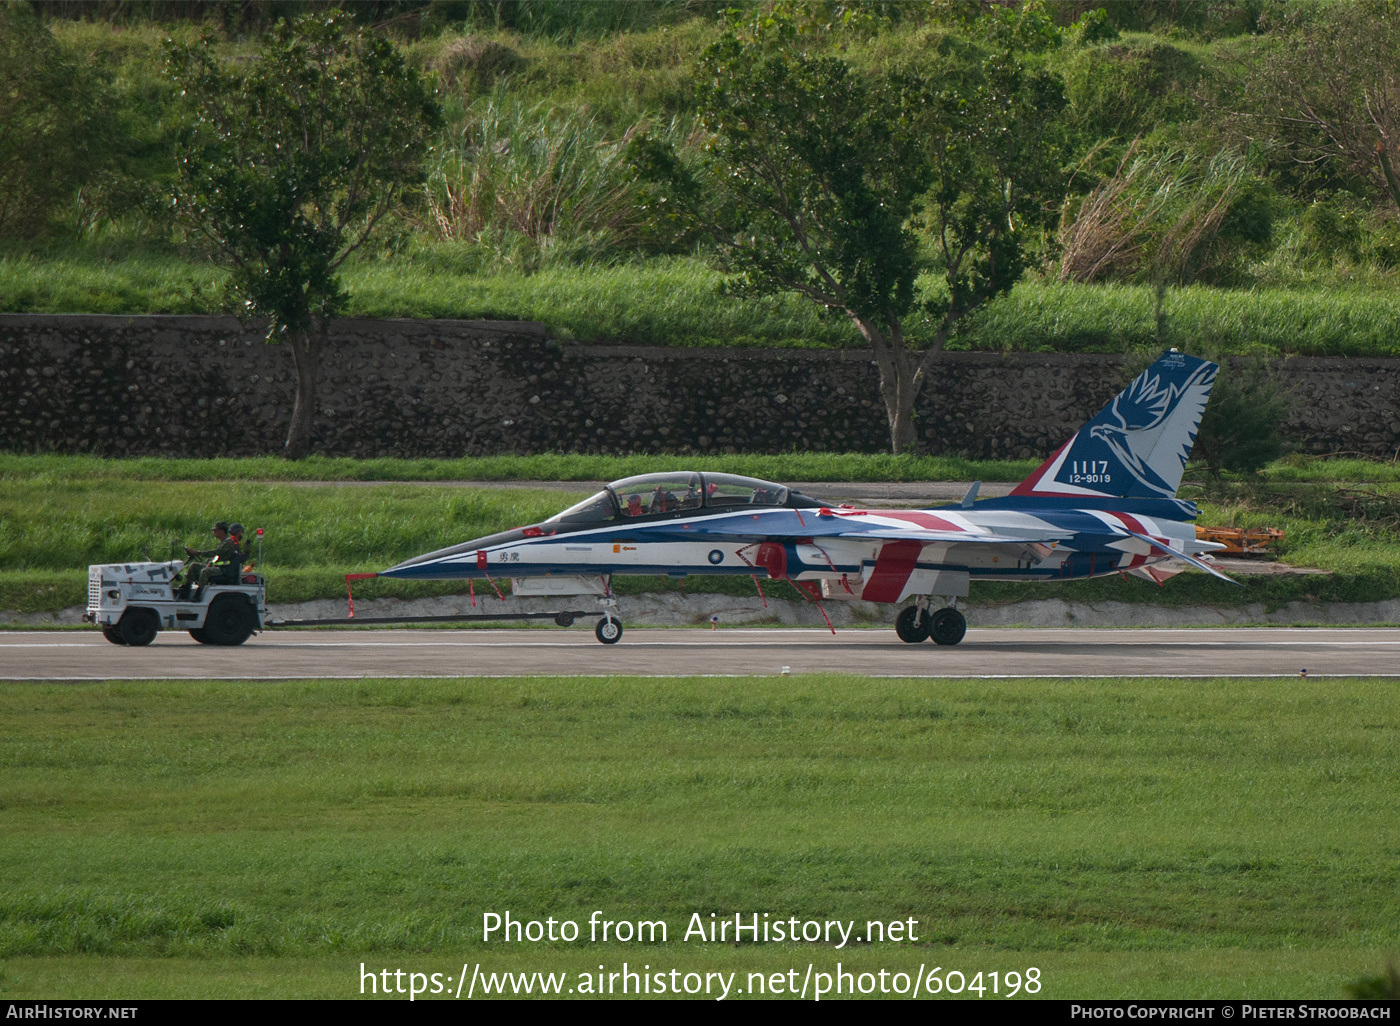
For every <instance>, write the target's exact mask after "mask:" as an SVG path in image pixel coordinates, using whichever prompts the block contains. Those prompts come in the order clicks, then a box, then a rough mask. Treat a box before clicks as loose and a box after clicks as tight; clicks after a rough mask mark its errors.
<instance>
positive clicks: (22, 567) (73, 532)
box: [0, 457, 1400, 613]
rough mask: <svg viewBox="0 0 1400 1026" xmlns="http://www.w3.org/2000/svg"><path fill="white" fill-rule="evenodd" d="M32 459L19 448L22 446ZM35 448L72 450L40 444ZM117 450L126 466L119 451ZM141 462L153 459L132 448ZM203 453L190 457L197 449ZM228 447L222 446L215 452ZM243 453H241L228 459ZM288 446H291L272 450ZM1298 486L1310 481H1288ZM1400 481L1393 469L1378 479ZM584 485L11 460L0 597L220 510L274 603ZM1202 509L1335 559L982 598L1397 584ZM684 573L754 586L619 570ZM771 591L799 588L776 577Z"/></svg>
mask: <svg viewBox="0 0 1400 1026" xmlns="http://www.w3.org/2000/svg"><path fill="white" fill-rule="evenodd" d="M12 459H14V460H22V459H24V457H12ZM35 459H37V460H40V461H45V460H47V461H55V460H58V459H61V458H51V457H36V458H35ZM90 462H91V463H94V464H102V463H105V462H110V463H113V464H115V465H116V466H115V469H116V470H117V471H118V472H120V471H122V470H124V469H125V468H123V467H122V466H121V462H120V461H101V460H91V461H90ZM133 462H138V463H139V462H142V461H133ZM191 462H193V461H191ZM212 462H219V461H212ZM228 462H230V463H234V462H236V461H228ZM269 462H281V461H269ZM1287 487H1294V488H1302V487H1310V486H1305V485H1297V484H1288V485H1287ZM1379 487H1383V488H1385V489H1387V490H1388V491H1389V490H1394V488H1395V486H1394V485H1393V484H1387V485H1382V486H1379ZM585 494H586V489H585V488H584V487H583V486H580V489H579V490H578V491H572V490H562V491H555V490H534V489H528V488H508V489H507V488H502V489H493V488H490V487H487V488H443V487H437V486H432V485H414V484H410V483H404V482H384V483H382V484H376V485H373V486H365V487H360V486H353V487H352V486H326V487H314V488H312V487H303V486H300V485H296V484H293V483H258V482H254V481H248V480H246V479H244V480H232V481H218V482H215V481H162V480H141V479H138V478H128V477H124V476H113V477H103V476H86V475H84V474H82V473H79V474H75V475H72V476H69V475H67V474H61V473H54V474H35V475H33V476H26V475H15V476H13V477H10V478H8V479H6V480H5V481H4V487H3V488H0V610H15V611H19V612H23V613H31V612H46V611H53V610H60V609H64V608H69V607H73V606H79V605H83V604H84V603H85V602H86V594H87V567H88V565H89V564H94V563H121V562H130V561H133V560H140V559H144V558H145V553H146V552H149V553H150V556H151V558H153V559H167V558H171V556H172V555H176V556H180V555H183V549H182V546H183V545H186V544H191V545H195V546H206V545H211V544H212V542H213V538H212V535H210V534H209V528H210V525H211V524H212V523H213V522H214V521H215V520H241V521H242V522H243V523H245V524H247V525H248V527H249V529H250V530H252V529H256V528H259V527H261V528H264V529H265V531H266V534H265V536H264V546H263V558H264V562H263V567H264V569H265V570H266V571H267V575H268V598H269V601H271V602H273V603H275V604H279V603H288V602H300V601H305V600H309V599H324V598H338V597H342V596H344V594H345V574H347V573H358V572H365V571H377V570H383V569H384V568H386V567H389V566H392V565H394V564H396V563H398V562H400V561H402V560H404V559H407V558H410V557H412V556H416V555H419V554H420V553H424V552H430V551H433V550H435V549H439V548H442V547H444V546H447V545H455V544H458V543H460V542H463V541H467V540H469V539H472V538H479V537H482V536H484V535H488V534H492V533H494V532H496V531H502V530H506V529H509V528H512V527H518V526H521V525H523V524H531V523H537V522H539V521H541V520H544V519H546V518H547V517H550V516H552V515H553V514H555V513H557V512H558V511H559V510H561V509H563V508H565V507H566V506H568V505H570V504H572V503H573V502H575V501H576V500H578V499H580V498H583V496H584V495H585ZM1202 506H1203V516H1202V523H1207V524H1220V523H1225V524H1235V525H1238V526H1260V525H1263V526H1271V527H1281V528H1284V529H1285V531H1286V533H1287V538H1286V540H1285V542H1284V544H1283V546H1281V547H1280V548H1279V550H1278V551H1279V554H1280V555H1281V556H1282V558H1284V559H1286V560H1289V561H1291V562H1294V563H1296V564H1297V565H1300V566H1316V567H1321V568H1323V569H1328V570H1333V571H1336V572H1335V573H1334V574H1332V575H1330V576H1325V577H1319V576H1310V577H1277V576H1263V577H1246V578H1243V580H1242V583H1243V584H1244V587H1234V586H1232V585H1229V584H1225V583H1223V582H1220V581H1216V580H1215V579H1213V578H1209V577H1207V576H1206V575H1204V574H1194V573H1192V574H1184V575H1182V576H1180V577H1178V578H1176V579H1174V580H1172V581H1171V582H1169V583H1168V585H1167V586H1166V587H1165V588H1159V587H1157V586H1156V585H1154V584H1151V583H1149V582H1146V581H1140V580H1137V579H1131V580H1122V579H1120V578H1117V577H1113V578H1101V579H1097V580H1092V581H1076V582H1067V583H1052V584H1016V583H1009V584H1003V583H986V582H979V583H978V584H976V585H974V589H973V593H972V599H973V601H974V602H995V603H1005V602H1016V601H1021V600H1025V599H1039V598H1048V597H1057V598H1062V599H1065V600H1068V601H1086V602H1102V601H1123V602H1146V603H1151V604H1156V605H1177V606H1180V605H1194V604H1198V603H1205V604H1219V605H1230V606H1241V605H1248V604H1251V603H1264V604H1266V605H1268V606H1270V607H1274V606H1277V605H1279V604H1284V603H1288V602H1293V601H1308V602H1317V601H1322V602H1376V601H1381V600H1384V599H1389V598H1393V597H1395V596H1397V595H1400V543H1397V542H1396V540H1395V537H1394V534H1393V532H1392V531H1390V530H1389V528H1387V527H1385V526H1384V525H1381V526H1380V527H1377V526H1376V525H1367V524H1359V523H1351V522H1349V521H1346V520H1343V519H1339V518H1338V517H1336V516H1335V515H1328V514H1325V513H1324V512H1318V511H1314V512H1312V513H1307V512H1306V511H1304V510H1298V511H1296V513H1294V514H1292V515H1285V514H1281V513H1279V512H1277V511H1268V510H1265V511H1258V510H1251V509H1250V508H1249V507H1248V506H1240V505H1232V504H1224V505H1214V504H1212V503H1209V502H1205V501H1203V502H1202ZM679 589H686V590H689V591H696V592H721V593H724V594H743V595H751V594H753V591H752V589H753V584H752V582H751V581H750V580H749V579H748V578H747V577H734V578H706V577H700V578H694V579H691V580H688V581H685V582H680V581H671V582H667V581H665V580H664V579H662V578H652V577H625V578H619V580H618V590H619V591H620V592H622V593H624V594H628V593H636V592H641V591H654V590H679ZM465 590H466V589H465V586H464V585H463V584H462V582H460V581H455V582H454V581H442V582H422V583H415V582H408V581H392V580H387V579H386V580H382V581H363V582H361V583H360V584H358V585H357V586H356V595H357V596H362V597H364V598H367V599H371V598H384V597H391V596H392V597H397V598H418V597H424V596H432V595H443V594H458V593H461V592H463V591H465ZM771 593H772V594H775V595H777V597H781V598H793V599H795V598H797V597H798V596H797V594H796V592H795V591H793V590H791V589H789V587H788V586H787V585H781V584H778V583H777V582H774V588H773V589H771Z"/></svg>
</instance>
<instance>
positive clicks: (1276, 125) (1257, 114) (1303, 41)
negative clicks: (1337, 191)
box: [1236, 0, 1400, 207]
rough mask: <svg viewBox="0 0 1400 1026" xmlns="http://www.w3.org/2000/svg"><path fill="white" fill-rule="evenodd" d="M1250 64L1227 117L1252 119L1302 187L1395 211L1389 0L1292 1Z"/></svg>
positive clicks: (1394, 68) (1393, 25) (1398, 129)
mask: <svg viewBox="0 0 1400 1026" xmlns="http://www.w3.org/2000/svg"><path fill="white" fill-rule="evenodd" d="M1279 35H1280V39H1279V42H1278V44H1277V45H1276V46H1274V47H1272V48H1271V49H1270V50H1269V52H1268V53H1266V55H1265V56H1264V58H1263V59H1262V60H1261V61H1259V62H1258V63H1257V64H1256V65H1255V66H1254V68H1253V70H1252V72H1251V74H1250V78H1249V83H1248V89H1247V94H1246V100H1245V102H1244V103H1243V104H1242V105H1241V109H1240V110H1238V111H1237V112H1236V113H1237V115H1238V116H1239V118H1240V120H1241V121H1242V122H1243V125H1242V127H1243V130H1244V131H1245V132H1247V133H1249V134H1251V135H1252V134H1254V133H1255V132H1256V131H1257V129H1256V128H1254V127H1253V126H1254V125H1256V124H1258V123H1259V122H1262V123H1263V124H1264V125H1265V126H1266V127H1267V128H1268V129H1269V130H1270V131H1271V132H1272V134H1273V135H1274V136H1275V137H1276V138H1277V139H1278V140H1279V142H1281V143H1282V147H1281V149H1282V151H1283V152H1284V153H1286V154H1287V155H1288V156H1289V157H1291V158H1292V160H1293V161H1294V162H1296V164H1297V166H1298V167H1299V168H1301V169H1302V175H1301V177H1302V178H1303V179H1304V180H1305V181H1308V180H1310V181H1311V184H1314V185H1316V184H1322V185H1324V186H1332V187H1335V186H1336V185H1338V184H1340V185H1342V186H1343V187H1346V188H1348V189H1350V190H1351V191H1354V192H1356V193H1359V194H1361V195H1364V196H1366V197H1367V198H1368V199H1370V200H1371V201H1372V202H1373V203H1378V204H1380V205H1381V206H1386V207H1391V206H1394V207H1400V157H1397V156H1395V154H1396V152H1397V150H1396V148H1397V147H1400V10H1398V9H1397V8H1396V7H1395V5H1394V4H1392V3H1390V2H1389V0H1355V2H1352V3H1344V4H1327V5H1320V6H1316V7H1302V8H1300V9H1299V10H1298V11H1297V12H1296V14H1294V16H1293V17H1292V18H1287V19H1285V21H1284V24H1283V26H1282V27H1281V29H1280V32H1279Z"/></svg>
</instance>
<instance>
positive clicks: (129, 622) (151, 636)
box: [117, 609, 160, 645]
mask: <svg viewBox="0 0 1400 1026" xmlns="http://www.w3.org/2000/svg"><path fill="white" fill-rule="evenodd" d="M117 630H118V631H119V632H120V633H121V636H122V641H124V642H126V644H128V645H149V644H150V643H151V642H153V641H155V640H156V635H157V634H158V633H160V620H158V619H157V618H156V614H155V613H153V612H152V611H151V610H149V609H128V610H127V611H126V612H125V613H123V614H122V618H121V621H120V622H119V623H118V624H117Z"/></svg>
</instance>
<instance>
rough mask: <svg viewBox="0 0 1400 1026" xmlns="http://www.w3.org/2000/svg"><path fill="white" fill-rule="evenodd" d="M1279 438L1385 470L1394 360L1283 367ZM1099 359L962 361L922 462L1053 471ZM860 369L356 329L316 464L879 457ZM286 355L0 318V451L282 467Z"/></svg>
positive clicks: (1108, 365)
mask: <svg viewBox="0 0 1400 1026" xmlns="http://www.w3.org/2000/svg"><path fill="white" fill-rule="evenodd" d="M1285 377H1286V379H1287V380H1288V381H1289V382H1291V383H1292V384H1293V385H1294V387H1295V395H1296V401H1295V403H1294V407H1293V412H1292V414H1291V416H1290V417H1289V421H1288V424H1287V427H1286V433H1287V435H1288V437H1289V439H1290V441H1292V442H1293V443H1294V444H1295V445H1296V446H1297V447H1298V448H1299V449H1301V450H1303V451H1306V452H1336V451H1350V452H1362V453H1368V454H1371V455H1378V456H1384V455H1391V454H1393V453H1394V452H1395V450H1396V447H1397V446H1400V360H1382V359H1329V360H1324V359H1305V358H1298V359H1292V360H1289V361H1288V362H1287V363H1286V365H1285ZM1121 379H1122V360H1121V359H1120V358H1118V357H1115V356H1103V355H1092V354H1031V353H1011V354H1005V355H1003V354H997V353H950V354H947V355H945V356H944V357H942V358H941V359H940V360H939V361H938V363H937V365H936V366H935V368H934V371H933V374H932V377H931V380H930V381H929V383H928V385H927V387H926V388H925V390H924V394H923V396H922V398H921V401H920V403H919V425H920V432H921V434H922V435H923V436H924V438H925V439H926V441H927V444H928V446H929V448H930V450H931V451H933V452H935V453H940V454H963V455H969V456H976V457H1013V456H1014V457H1023V458H1024V457H1028V456H1043V455H1045V454H1047V453H1048V452H1050V451H1052V450H1053V449H1054V448H1055V447H1057V446H1058V445H1059V444H1060V443H1061V442H1063V441H1064V440H1065V439H1066V438H1068V437H1069V435H1070V434H1071V433H1072V432H1073V431H1074V429H1075V428H1077V427H1078V426H1079V425H1080V424H1082V423H1083V422H1084V421H1086V420H1088V419H1089V417H1091V416H1092V415H1093V414H1094V413H1095V412H1097V411H1098V409H1099V408H1100V407H1101V406H1102V405H1103V404H1104V403H1105V402H1106V401H1107V400H1108V399H1109V398H1111V397H1112V396H1113V394H1114V393H1115V392H1116V391H1117V390H1118V389H1119V388H1120V387H1121V383H1122V381H1121ZM878 381H879V379H878V373H877V371H876V368H875V366H874V364H873V362H872V361H871V359H870V354H869V353H868V352H864V351H861V350H840V351H837V350H791V349H784V350H756V349H689V348H676V349H668V348H661V347H631V346H601V345H575V344H570V343H560V342H556V341H555V340H552V339H550V338H549V337H548V336H547V333H546V331H545V329H544V326H543V325H540V324H535V323H531V322H524V321H422V320H368V319H361V318H345V319H343V320H340V321H337V322H336V324H335V329H334V332H333V333H332V336H331V339H330V347H329V350H328V352H327V353H326V354H325V356H324V358H323V375H322V390H321V395H320V400H319V404H318V410H317V418H316V428H315V435H316V448H317V450H318V451H319V452H322V453H325V454H327V455H347V456H361V457H373V456H432V457H452V456H463V455H486V454H495V453H529V452H539V451H544V450H555V451H573V452H653V453H716V452H748V453H765V452H768V453H771V452H787V451H792V450H794V449H798V450H835V451H846V452H881V451H885V450H886V448H887V446H888V433H887V428H886V422H885V414H884V407H883V404H882V403H881V400H880V397H879V391H878ZM292 397H293V375H292V368H291V354H290V352H289V351H288V350H286V349H285V348H284V347H280V346H268V345H266V344H264V342H263V341H262V331H261V330H260V329H259V328H258V327H256V326H243V325H240V324H239V322H238V321H236V320H234V319H233V318H226V317H176V316H149V317H116V316H87V315H72V316H58V315H54V316H47V315H29V314H4V315H0V449H6V450H17V451H47V450H54V451H59V452H71V453H77V452H88V453H96V454H103V455H172V456H247V455H254V454H258V453H269V452H271V453H275V452H278V451H280V449H281V447H282V441H283V439H284V437H285V430H286V424H287V421H288V419H289V417H290V414H291V407H292Z"/></svg>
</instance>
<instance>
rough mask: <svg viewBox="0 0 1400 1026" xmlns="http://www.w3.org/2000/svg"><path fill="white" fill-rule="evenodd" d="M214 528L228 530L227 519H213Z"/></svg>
mask: <svg viewBox="0 0 1400 1026" xmlns="http://www.w3.org/2000/svg"><path fill="white" fill-rule="evenodd" d="M214 530H216V531H227V530H228V521H227V520H216V521H214Z"/></svg>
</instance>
